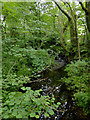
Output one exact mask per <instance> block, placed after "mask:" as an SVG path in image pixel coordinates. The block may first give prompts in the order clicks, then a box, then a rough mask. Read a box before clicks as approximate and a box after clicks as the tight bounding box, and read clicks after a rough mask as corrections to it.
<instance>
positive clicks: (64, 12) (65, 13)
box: [52, 0, 71, 21]
mask: <svg viewBox="0 0 90 120" xmlns="http://www.w3.org/2000/svg"><path fill="white" fill-rule="evenodd" d="M52 1H53V2H54V3H55V4H56V5H57V7H58V8H59V10H61V11H62V12H63V14H64V15H65V16H66V17H67V18H68V19H69V21H70V20H71V17H70V16H69V15H68V13H67V12H66V11H64V10H63V9H62V8H61V6H60V5H59V4H58V3H57V2H56V1H55V0H52Z"/></svg>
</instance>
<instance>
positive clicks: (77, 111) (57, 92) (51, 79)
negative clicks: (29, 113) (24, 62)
mask: <svg viewBox="0 0 90 120" xmlns="http://www.w3.org/2000/svg"><path fill="white" fill-rule="evenodd" d="M64 69H65V66H64V67H61V68H60V69H56V70H52V71H45V72H44V73H43V77H44V78H47V77H48V79H47V80H46V81H42V82H40V84H38V83H33V84H31V85H30V87H31V88H32V89H33V90H36V89H37V90H38V89H42V90H43V91H42V93H41V94H42V95H49V96H50V95H52V94H54V96H55V100H56V102H61V106H60V107H59V108H58V110H57V111H56V112H55V114H54V115H53V116H50V117H49V118H45V117H44V116H43V115H42V116H41V118H40V119H39V120H89V118H88V117H87V116H85V115H84V112H83V110H82V108H80V107H78V106H77V104H76V101H74V99H73V92H74V91H71V90H68V86H66V85H65V83H64V82H63V81H62V80H61V78H62V77H65V76H67V73H66V72H65V71H64ZM32 120H37V119H35V118H34V119H32Z"/></svg>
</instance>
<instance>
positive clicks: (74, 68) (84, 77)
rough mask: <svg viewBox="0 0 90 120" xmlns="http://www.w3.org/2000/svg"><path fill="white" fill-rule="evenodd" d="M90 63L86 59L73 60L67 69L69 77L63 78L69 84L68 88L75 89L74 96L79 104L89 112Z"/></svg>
mask: <svg viewBox="0 0 90 120" xmlns="http://www.w3.org/2000/svg"><path fill="white" fill-rule="evenodd" d="M88 70H89V65H88V63H87V62H85V61H84V60H82V61H76V62H71V64H69V65H67V67H66V69H65V71H66V72H67V74H68V78H63V80H64V81H65V83H66V84H67V85H69V88H68V89H72V90H74V91H75V93H74V97H75V100H77V101H78V102H77V104H78V105H79V106H81V107H83V109H84V111H86V112H88V100H89V96H88V86H89V73H88Z"/></svg>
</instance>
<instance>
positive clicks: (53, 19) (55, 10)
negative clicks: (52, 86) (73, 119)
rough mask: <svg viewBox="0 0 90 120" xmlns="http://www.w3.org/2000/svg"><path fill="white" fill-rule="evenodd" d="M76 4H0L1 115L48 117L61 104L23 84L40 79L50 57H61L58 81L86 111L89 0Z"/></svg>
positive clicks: (53, 0)
mask: <svg viewBox="0 0 90 120" xmlns="http://www.w3.org/2000/svg"><path fill="white" fill-rule="evenodd" d="M77 3H78V4H77ZM77 3H75V2H73V3H69V2H62V1H61V2H60V3H57V2H56V1H55V0H52V2H2V3H1V5H2V14H1V17H0V20H1V22H2V118H3V119H5V118H11V119H14V118H15V119H16V118H40V117H41V115H44V116H45V117H46V118H48V117H50V116H52V115H54V112H55V111H57V108H58V107H60V104H61V103H60V102H57V103H56V101H55V97H54V95H53V94H52V95H50V96H49V95H42V94H41V93H42V91H43V90H42V89H39V90H35V91H34V90H32V89H31V87H28V86H26V85H27V84H30V82H33V81H40V80H41V81H42V78H43V76H42V74H41V73H42V72H44V71H46V70H47V69H48V70H51V69H52V66H55V60H56V58H57V59H58V58H62V59H63V60H65V61H67V63H66V64H67V66H66V69H65V71H66V72H67V73H68V76H67V77H65V78H62V80H63V81H64V82H65V84H67V85H69V89H70V90H74V93H73V96H74V98H75V100H76V101H77V105H78V106H81V107H83V110H84V112H85V114H88V113H89V111H88V101H89V96H88V91H89V90H88V88H89V73H88V71H89V51H90V50H89V43H90V24H89V22H90V20H89V18H90V2H80V1H79V2H77ZM85 5H86V6H85ZM0 25H1V24H0ZM58 60H59V59H58ZM70 62H71V63H70ZM38 84H40V83H39V82H38Z"/></svg>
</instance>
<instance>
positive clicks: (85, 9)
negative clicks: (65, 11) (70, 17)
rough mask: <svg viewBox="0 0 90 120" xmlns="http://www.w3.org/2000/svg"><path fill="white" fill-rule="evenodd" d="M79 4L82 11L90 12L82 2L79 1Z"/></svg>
mask: <svg viewBox="0 0 90 120" xmlns="http://www.w3.org/2000/svg"><path fill="white" fill-rule="evenodd" d="M78 2H79V4H80V5H81V7H82V9H83V10H84V11H85V13H86V12H88V10H87V8H85V7H84V5H83V3H82V2H81V1H80V0H78Z"/></svg>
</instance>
